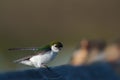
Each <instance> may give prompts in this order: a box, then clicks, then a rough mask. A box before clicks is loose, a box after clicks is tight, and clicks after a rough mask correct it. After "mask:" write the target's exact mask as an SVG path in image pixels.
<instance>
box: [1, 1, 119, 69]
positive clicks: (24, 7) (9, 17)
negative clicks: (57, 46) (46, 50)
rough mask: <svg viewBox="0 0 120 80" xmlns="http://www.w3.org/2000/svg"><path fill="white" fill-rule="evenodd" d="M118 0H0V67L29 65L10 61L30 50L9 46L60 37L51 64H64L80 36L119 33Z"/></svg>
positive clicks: (45, 41) (47, 41)
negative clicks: (10, 49)
mask: <svg viewBox="0 0 120 80" xmlns="http://www.w3.org/2000/svg"><path fill="white" fill-rule="evenodd" d="M119 3H120V1H119V0H0V71H8V70H16V69H24V68H29V67H28V66H24V65H20V64H15V63H13V62H12V61H14V60H16V59H18V58H21V57H23V56H25V55H29V54H32V52H31V51H23V52H22V51H13V52H11V51H8V50H7V49H8V48H13V47H32V46H37V47H38V46H42V45H45V44H47V43H49V42H51V41H52V40H58V41H62V42H63V43H64V49H63V50H62V51H61V53H60V55H58V56H57V58H56V59H55V60H54V61H53V62H51V64H49V65H51V66H53V65H54V66H55V65H61V64H65V63H67V62H68V61H69V58H70V56H71V54H72V51H73V50H74V47H75V46H76V44H77V43H78V42H79V40H80V39H81V38H89V39H96V38H100V39H101V38H102V39H105V40H111V39H114V38H116V37H119V34H120V4H119Z"/></svg>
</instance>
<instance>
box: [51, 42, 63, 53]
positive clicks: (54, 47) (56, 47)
mask: <svg viewBox="0 0 120 80" xmlns="http://www.w3.org/2000/svg"><path fill="white" fill-rule="evenodd" d="M50 45H51V50H52V51H53V52H59V51H60V50H61V49H62V48H63V44H62V43H61V42H58V41H53V42H51V43H50Z"/></svg>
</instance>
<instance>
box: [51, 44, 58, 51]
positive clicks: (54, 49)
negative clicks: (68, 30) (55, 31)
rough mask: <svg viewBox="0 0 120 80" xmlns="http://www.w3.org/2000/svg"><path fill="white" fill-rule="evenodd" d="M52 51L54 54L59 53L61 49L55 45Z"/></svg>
mask: <svg viewBox="0 0 120 80" xmlns="http://www.w3.org/2000/svg"><path fill="white" fill-rule="evenodd" d="M51 50H52V51H53V52H56V53H57V52H59V49H58V48H57V47H56V44H54V45H53V46H51Z"/></svg>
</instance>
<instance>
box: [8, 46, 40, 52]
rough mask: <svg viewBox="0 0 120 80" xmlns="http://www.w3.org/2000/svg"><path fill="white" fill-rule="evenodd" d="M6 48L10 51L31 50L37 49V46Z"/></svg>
mask: <svg viewBox="0 0 120 80" xmlns="http://www.w3.org/2000/svg"><path fill="white" fill-rule="evenodd" d="M8 50H10V51H12V50H31V51H35V50H38V48H37V47H32V48H9V49H8Z"/></svg>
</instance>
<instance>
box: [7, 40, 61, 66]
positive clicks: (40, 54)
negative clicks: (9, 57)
mask: <svg viewBox="0 0 120 80" xmlns="http://www.w3.org/2000/svg"><path fill="white" fill-rule="evenodd" d="M62 48H63V44H62V43H61V42H59V41H52V42H51V43H49V44H47V45H45V46H43V47H35V48H9V49H8V50H32V51H35V54H34V55H29V56H27V57H23V58H20V59H18V60H15V61H14V62H15V63H21V64H24V65H28V66H33V67H36V68H40V67H46V68H48V66H47V63H49V62H51V61H52V60H53V59H54V58H55V57H56V56H57V55H58V53H59V51H60V50H61V49H62Z"/></svg>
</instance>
